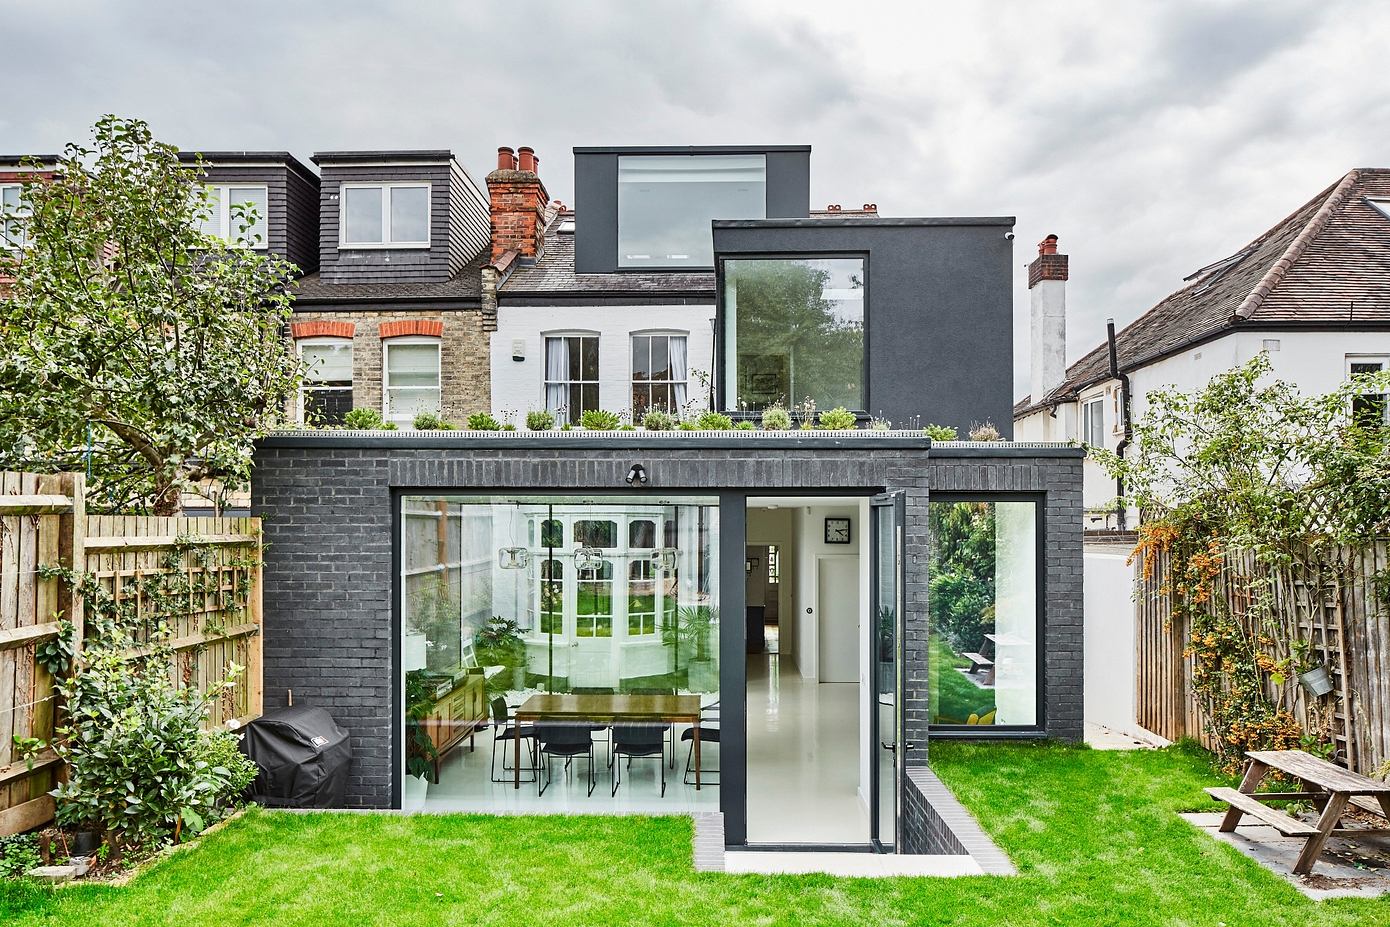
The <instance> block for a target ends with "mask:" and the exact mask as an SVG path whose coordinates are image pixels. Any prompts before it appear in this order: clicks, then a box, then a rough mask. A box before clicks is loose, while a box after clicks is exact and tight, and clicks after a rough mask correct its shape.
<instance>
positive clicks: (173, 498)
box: [154, 483, 183, 516]
mask: <svg viewBox="0 0 1390 927" xmlns="http://www.w3.org/2000/svg"><path fill="white" fill-rule="evenodd" d="M154 514H156V515H170V516H172V515H182V514H183V493H181V492H179V486H178V484H177V483H174V484H172V485H169V486H165V487H164V488H163V489H162V490H160V491H159V495H158V496H156V497H155V500H154Z"/></svg>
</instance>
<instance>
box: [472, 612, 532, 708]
mask: <svg viewBox="0 0 1390 927" xmlns="http://www.w3.org/2000/svg"><path fill="white" fill-rule="evenodd" d="M473 646H474V647H475V648H477V652H478V662H479V663H480V664H481V665H483V666H505V667H506V668H507V669H508V670H510V672H508V673H506V674H504V675H505V677H506V678H505V679H503V680H498V682H500V683H501V684H502V688H503V689H504V690H505V689H506V688H508V685H507V683H510V688H513V689H522V688H525V686H526V642H525V641H523V640H522V639H521V625H519V624H517V623H516V622H515V621H513V620H512V619H511V618H503V617H502V616H501V615H494V616H493V617H492V618H490V619H488V623H487V624H486V625H484V626H483V627H481V628H479V629H478V633H477V634H475V635H474V636H473Z"/></svg>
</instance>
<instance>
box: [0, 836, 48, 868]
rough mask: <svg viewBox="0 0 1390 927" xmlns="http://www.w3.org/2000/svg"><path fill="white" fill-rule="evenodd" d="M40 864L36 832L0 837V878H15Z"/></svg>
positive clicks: (41, 859) (40, 858) (41, 862)
mask: <svg viewBox="0 0 1390 927" xmlns="http://www.w3.org/2000/svg"><path fill="white" fill-rule="evenodd" d="M42 865H43V857H41V856H40V855H39V838H38V835H37V834H14V835H13V836H10V837H0V879H17V878H19V877H20V876H22V875H24V873H26V872H28V871H29V870H30V869H33V868H35V867H36V866H42Z"/></svg>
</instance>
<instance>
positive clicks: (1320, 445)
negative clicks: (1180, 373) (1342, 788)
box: [1092, 354, 1390, 767]
mask: <svg viewBox="0 0 1390 927" xmlns="http://www.w3.org/2000/svg"><path fill="white" fill-rule="evenodd" d="M1270 374H1271V367H1270V362H1269V359H1268V357H1267V356H1266V355H1264V354H1261V355H1259V356H1257V357H1255V358H1254V359H1252V360H1251V361H1249V362H1248V363H1246V364H1244V365H1242V366H1240V367H1237V368H1235V369H1233V370H1230V371H1228V372H1226V373H1222V374H1219V375H1217V376H1215V377H1213V378H1212V379H1211V381H1210V382H1209V383H1208V384H1207V385H1206V386H1204V387H1202V388H1201V389H1198V390H1195V391H1193V392H1181V391H1178V390H1175V389H1158V390H1154V391H1153V392H1151V393H1149V394H1148V396H1147V408H1146V410H1145V412H1144V413H1143V415H1141V416H1140V417H1139V419H1138V420H1137V421H1136V423H1135V426H1134V433H1135V442H1134V444H1133V445H1132V450H1131V453H1130V454H1129V455H1128V456H1127V457H1126V458H1123V459H1122V458H1120V457H1118V456H1116V455H1115V454H1114V453H1111V452H1108V451H1104V450H1099V449H1094V450H1093V451H1092V454H1093V455H1094V456H1095V457H1096V458H1097V459H1098V460H1099V461H1100V463H1101V464H1102V465H1103V466H1105V467H1106V468H1107V469H1108V470H1109V471H1110V473H1111V475H1112V476H1117V477H1120V478H1122V479H1123V480H1124V483H1125V486H1126V495H1127V501H1128V502H1129V504H1131V505H1132V506H1135V507H1137V508H1138V509H1139V510H1140V511H1141V512H1142V513H1143V522H1142V525H1141V528H1140V532H1139V543H1138V545H1137V547H1136V548H1135V555H1136V556H1138V557H1140V558H1142V561H1143V568H1144V570H1145V571H1146V575H1147V576H1148V577H1149V578H1151V579H1154V580H1155V581H1156V582H1158V585H1159V590H1160V594H1162V595H1165V596H1167V597H1169V599H1170V601H1171V604H1172V611H1173V615H1174V617H1175V618H1182V619H1184V621H1183V622H1182V624H1183V626H1185V627H1188V628H1189V629H1190V631H1189V638H1188V640H1187V641H1185V642H1184V644H1185V648H1186V650H1185V654H1186V655H1187V656H1188V657H1190V658H1191V659H1192V661H1193V672H1192V680H1193V689H1194V691H1193V692H1192V696H1193V697H1194V698H1195V699H1196V700H1197V702H1198V704H1199V705H1200V707H1201V708H1202V711H1203V716H1204V719H1205V723H1206V724H1207V725H1208V727H1209V730H1210V732H1211V733H1212V735H1213V739H1214V742H1215V744H1216V749H1217V753H1218V755H1219V758H1220V759H1221V761H1222V762H1223V764H1225V765H1227V766H1232V767H1233V766H1234V765H1236V764H1238V763H1239V761H1240V759H1241V758H1242V756H1243V754H1244V752H1245V751H1246V750H1249V749H1256V748H1274V749H1280V748H1288V747H1294V746H1304V747H1311V748H1314V749H1318V750H1322V751H1323V752H1326V751H1327V750H1328V749H1329V744H1328V739H1329V734H1328V726H1327V725H1326V724H1325V723H1323V722H1325V721H1326V720H1327V719H1326V718H1325V717H1324V714H1325V713H1323V712H1321V711H1320V710H1319V709H1318V708H1317V707H1316V706H1314V708H1313V710H1312V711H1311V712H1310V720H1311V721H1312V722H1313V723H1312V724H1311V725H1310V727H1311V729H1307V730H1305V729H1304V728H1303V727H1302V726H1301V725H1300V723H1299V721H1298V719H1297V718H1295V717H1294V715H1293V714H1292V713H1291V712H1290V711H1289V710H1288V709H1287V707H1285V706H1286V704H1288V703H1289V702H1291V699H1286V698H1284V697H1283V695H1284V687H1286V686H1290V685H1293V684H1295V680H1296V677H1297V675H1298V673H1299V672H1300V671H1302V670H1304V669H1307V668H1309V660H1310V653H1311V649H1312V648H1311V642H1310V641H1307V640H1305V639H1303V638H1302V637H1301V636H1300V635H1301V634H1302V633H1303V632H1302V631H1301V630H1300V628H1299V625H1298V623H1297V621H1296V620H1295V616H1294V615H1293V614H1291V611H1290V608H1291V606H1290V603H1289V602H1288V601H1287V597H1286V596H1281V595H1279V594H1277V592H1278V590H1277V588H1276V586H1277V577H1278V576H1280V575H1289V576H1295V577H1302V578H1306V580H1307V582H1309V583H1311V582H1312V581H1313V579H1312V578H1313V577H1315V576H1316V577H1323V576H1326V575H1327V574H1328V572H1329V571H1331V572H1332V573H1334V574H1335V572H1336V571H1337V570H1338V569H1341V568H1343V566H1342V561H1341V560H1340V559H1339V556H1338V552H1339V551H1346V550H1357V549H1359V548H1362V547H1364V546H1365V545H1366V544H1367V543H1370V542H1373V541H1374V540H1375V539H1376V538H1377V537H1384V536H1385V535H1386V534H1388V533H1390V429H1387V428H1386V427H1385V423H1384V420H1383V414H1382V415H1380V416H1370V415H1366V414H1365V410H1366V408H1367V407H1368V405H1369V406H1370V407H1372V408H1376V407H1377V403H1380V405H1379V406H1378V407H1379V408H1381V409H1383V408H1384V406H1383V396H1384V395H1385V394H1387V393H1390V378H1387V376H1386V375H1385V374H1370V375H1358V376H1354V377H1351V378H1350V379H1348V381H1347V382H1346V383H1344V384H1343V385H1342V386H1340V387H1339V388H1337V389H1336V390H1333V391H1332V392H1329V393H1326V394H1321V395H1304V394H1303V393H1301V392H1299V390H1298V389H1297V388H1296V387H1295V386H1294V385H1293V384H1290V383H1287V382H1285V381H1282V380H1278V379H1274V378H1272V377H1271V375H1270ZM1160 564H1162V565H1163V566H1162V567H1161V568H1162V569H1163V570H1164V575H1161V576H1157V575H1155V571H1156V570H1158V569H1160ZM1321 581H1322V580H1321V579H1320V578H1319V579H1318V580H1317V582H1319V583H1320V582H1321Z"/></svg>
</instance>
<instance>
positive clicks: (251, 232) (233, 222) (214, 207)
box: [202, 184, 270, 248]
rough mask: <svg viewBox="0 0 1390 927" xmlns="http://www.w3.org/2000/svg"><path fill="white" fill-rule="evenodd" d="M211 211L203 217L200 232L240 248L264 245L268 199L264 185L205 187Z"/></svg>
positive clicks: (265, 240) (261, 246)
mask: <svg viewBox="0 0 1390 927" xmlns="http://www.w3.org/2000/svg"><path fill="white" fill-rule="evenodd" d="M208 198H209V200H210V201H211V202H210V205H211V211H210V212H209V213H208V214H207V215H206V216H204V217H203V224H202V232H203V234H204V235H210V236H212V237H213V238H220V239H222V240H223V241H225V242H229V243H231V244H233V245H238V246H240V247H243V248H264V247H266V245H267V239H266V236H267V234H268V232H267V231H266V223H267V221H268V220H267V218H266V215H267V211H268V209H269V203H270V197H269V194H268V193H267V191H266V187H265V185H264V184H260V185H257V184H251V185H236V184H220V185H217V186H211V187H208Z"/></svg>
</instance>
